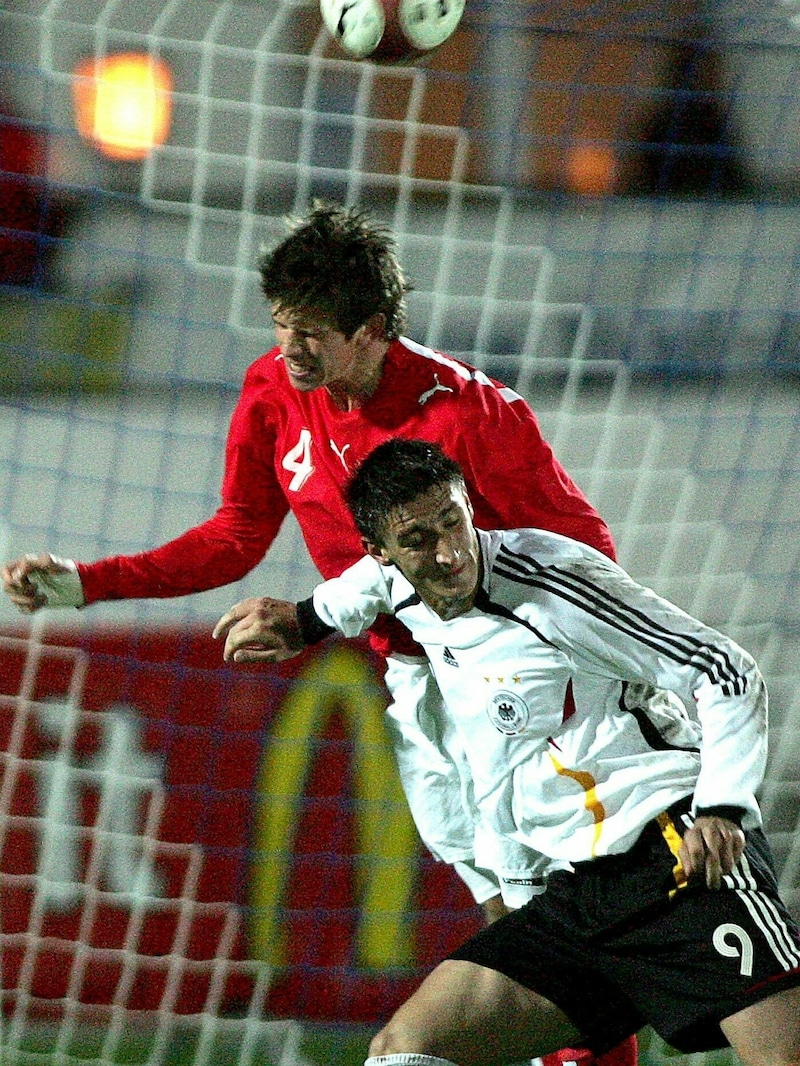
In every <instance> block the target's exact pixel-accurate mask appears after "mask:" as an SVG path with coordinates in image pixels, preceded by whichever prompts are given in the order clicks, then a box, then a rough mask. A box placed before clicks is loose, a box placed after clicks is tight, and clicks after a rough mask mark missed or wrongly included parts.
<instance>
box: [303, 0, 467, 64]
mask: <svg viewBox="0 0 800 1066" xmlns="http://www.w3.org/2000/svg"><path fill="white" fill-rule="evenodd" d="M464 3H465V0H320V5H319V6H320V11H321V13H322V20H323V22H324V23H325V25H326V26H327V27H328V29H329V30H330V32H331V33H332V34H333V36H334V37H335V38H336V40H337V41H338V42H339V44H340V45H341V47H342V49H343V50H344V51H345V52H346V53H347V54H348V56H350V57H351V58H352V59H374V60H378V61H382V62H384V63H399V62H402V61H404V60H405V61H407V60H410V59H416V58H418V57H419V56H421V55H424V54H425V53H426V52H430V51H431V50H432V49H434V48H438V47H439V45H440V44H444V42H445V41H446V40H447V38H448V37H450V36H451V35H452V33H453V32H454V31H455V29H456V27H457V26H458V24H459V22H460V21H461V16H462V15H463V13H464Z"/></svg>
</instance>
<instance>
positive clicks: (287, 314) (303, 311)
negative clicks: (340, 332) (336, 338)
mask: <svg viewBox="0 0 800 1066" xmlns="http://www.w3.org/2000/svg"><path fill="white" fill-rule="evenodd" d="M270 311H271V313H272V320H273V322H275V324H276V325H279V326H283V327H284V328H286V329H296V330H301V331H303V332H304V333H326V332H337V331H336V327H335V325H334V324H333V323H332V322H331V320H330V318H329V317H328V316H327V315H325V314H324V313H323V312H322V311H320V310H318V309H316V308H313V307H287V306H286V305H285V304H279V303H273V304H272V305H271V307H270Z"/></svg>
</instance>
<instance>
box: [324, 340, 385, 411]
mask: <svg viewBox="0 0 800 1066" xmlns="http://www.w3.org/2000/svg"><path fill="white" fill-rule="evenodd" d="M387 348H388V344H385V343H382V344H380V345H375V346H374V347H372V348H371V349H370V350H369V352H368V353H367V354H366V356H364V355H362V357H361V358H360V359H359V361H358V364H357V365H355V366H354V367H352V368H351V370H350V372H349V373H348V374H347V375H343V376H342V377H341V378H339V379H338V380H336V381H329V382H328V384H327V385H326V386H325V388H326V389H327V391H328V394H329V395H330V397H331V399H332V400H333V402H334V403H335V404H336V406H337V407H338V408H339V409H340V410H342V411H354V410H356V409H357V408H359V407H363V406H364V404H366V403H367V402H368V401H369V400H370V399H372V397H373V396H374V395H375V393H376V392H377V391H378V386H379V385H380V383H381V378H382V377H383V364H384V358H385V355H386V349H387Z"/></svg>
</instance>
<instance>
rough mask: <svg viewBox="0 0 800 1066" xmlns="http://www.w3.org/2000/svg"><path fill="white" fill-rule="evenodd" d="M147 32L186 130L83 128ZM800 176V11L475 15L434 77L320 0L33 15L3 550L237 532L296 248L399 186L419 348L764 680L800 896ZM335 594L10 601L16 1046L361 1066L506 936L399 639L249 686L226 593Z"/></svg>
mask: <svg viewBox="0 0 800 1066" xmlns="http://www.w3.org/2000/svg"><path fill="white" fill-rule="evenodd" d="M131 53H134V54H140V55H141V54H143V55H145V56H148V57H149V58H150V61H151V65H152V66H154V67H160V65H163V66H164V67H165V68H166V69H167V70H168V71H169V72H170V78H171V80H170V82H169V83H168V84H167V85H166V86H165V87H164V88H163V89H161V90H156V92H155V96H154V97H153V100H152V102H158V101H161V102H167V103H168V104H169V105H170V107H169V113H167V114H165V115H164V116H163V117H162V118H161V119H160V120H158V121H157V123H156V125H157V126H158V127H159V129H158V130H157V131H156V134H155V135H154V136H155V141H156V142H157V143H155V144H154V145H153V146H152V147H148V145H147V144H146V143H145V142H146V139H147V136H149V135H145V134H141V133H140V134H136V135H134V136H133V138H131V137H129V138H128V139H127V141H126V140H125V139H124V138H123V141H122V143H117V144H116V146H114V145H113V144H110V143H107V142H106V143H101V139H100V136H101V135H100V133H99V132H98V130H97V129H96V128H95V127H94V126H93V125H92V123H91V122H89V123H88V125H87V120H86V118H85V117H83V118H79V116H78V114H77V112H76V108H77V107H78V105H79V104H80V105H81V106H84V105H85V103H86V100H85V97H86V95H87V92H86V91H87V89H89V90H91V87H92V81H91V77H90V74H89V73H87V71H89V72H90V71H91V70H92V69H94V68H92V67H91V66H87V64H92V63H97V62H100V61H103V60H105V59H106V58H107V57H109V56H114V55H119V54H123V55H129V54H131ZM140 92H141V93H144V94H146V93H148V92H150V90H149V89H148V88H147V87H145V88H143V89H141V90H140ZM89 95H91V93H90V94H89ZM146 99H148V100H149V99H150V97H146ZM148 106H149V105H148ZM79 125H80V128H81V132H79V130H78V126H79ZM799 163H800V3H794V0H783V2H777V3H767V2H765V0H757V2H755V3H747V4H745V3H738V2H735V0H720V2H716V3H715V2H712V0H707V2H703V0H650V2H637V0H595V2H593V3H587V2H583V0H573V2H572V3H566V2H564V3H559V4H555V3H547V2H541V3H540V2H536V0H530V2H525V0H493V2H488V0H471V2H470V3H469V4H468V6H467V13H466V16H465V19H464V21H463V24H462V26H461V27H460V29H459V31H458V32H457V33H456V35H455V36H454V37H453V38H452V39H451V40H450V41H449V42H448V43H447V44H446V45H444V46H443V47H442V48H441V49H440V50H439V51H438V52H436V53H435V54H433V55H431V56H429V57H428V58H427V59H426V60H424V61H423V62H422V63H421V64H419V65H417V66H407V67H384V66H376V65H373V64H369V63H356V62H351V61H349V60H347V59H345V58H344V57H343V56H342V54H341V53H339V52H338V51H337V49H336V46H335V45H334V44H333V43H332V42H331V40H330V39H329V38H328V37H327V36H326V34H325V33H324V32H323V31H322V28H321V22H320V18H319V15H318V11H317V8H316V5H315V4H314V3H312V2H310V0H309V2H306V0H303V2H293V0H263V2H259V0H228V2H220V3H211V2H208V0H158V2H156V0H126V2H124V3H123V2H121V0H47V2H45V0H7V2H6V3H4V4H3V6H2V9H0V456H1V457H2V458H0V501H1V502H0V552H1V553H2V555H3V557H4V558H11V557H13V556H14V555H16V554H17V553H19V552H22V551H27V550H38V549H48V550H51V551H54V552H57V553H60V554H63V555H67V556H70V557H74V558H79V559H87V560H88V559H91V558H97V557H99V556H101V555H106V554H111V553H118V552H132V551H137V550H140V549H143V548H145V547H148V546H150V545H154V544H156V543H161V542H162V541H163V540H165V539H167V538H169V537H171V536H172V535H174V534H177V533H179V532H181V531H182V530H183V529H185V528H187V527H188V526H190V525H191V524H194V523H195V522H197V521H200V520H201V519H203V518H204V517H206V516H207V515H209V514H210V513H211V512H212V510H213V509H214V508H215V506H216V501H217V498H218V487H219V479H220V472H221V456H222V447H223V442H224V436H225V431H226V427H227V420H228V417H229V415H230V412H231V410H232V407H233V404H234V402H235V398H236V394H237V389H238V385H239V382H240V380H241V377H242V374H243V371H244V369H245V367H246V366H247V364H248V363H249V362H250V361H251V360H252V359H254V358H255V357H257V356H258V355H260V354H261V353H262V352H263V351H265V350H266V349H267V348H268V347H269V345H270V344H271V336H270V331H269V322H268V315H267V313H266V308H265V306H264V304H263V301H262V299H261V297H260V294H259V289H258V278H257V274H256V272H255V262H256V257H257V253H258V249H259V247H260V245H261V244H262V243H263V242H271V241H272V240H274V239H275V238H276V237H277V236H279V235H280V234H281V233H282V232H283V219H284V216H285V215H286V214H287V213H292V212H301V211H302V210H303V209H304V208H305V207H306V206H307V204H308V202H309V199H310V198H311V197H312V196H326V197H331V198H336V199H340V200H342V201H347V202H349V203H355V204H360V205H363V206H364V207H368V208H370V209H372V210H373V211H374V212H375V213H376V214H377V215H378V216H379V217H381V218H383V219H384V220H385V221H386V222H387V223H389V224H390V225H391V226H392V227H393V228H394V230H395V232H396V233H397V236H398V241H399V246H400V252H401V257H402V260H403V262H404V264H405V265H406V267H407V270H408V273H409V275H410V277H411V280H412V281H413V283H414V286H415V290H414V293H413V294H412V298H411V302H410V312H411V314H410V319H411V326H410V330H409V332H410V333H411V335H412V336H413V337H415V338H416V339H418V340H420V341H423V342H425V343H428V344H431V345H433V346H435V347H439V348H443V349H445V350H448V351H450V352H451V353H454V354H462V355H464V356H465V357H466V358H468V359H469V360H471V361H473V362H476V363H477V364H478V365H479V366H481V367H483V368H485V369H486V370H487V371H488V372H490V373H492V374H494V375H496V376H499V377H501V378H503V379H504V380H505V381H506V382H508V383H509V384H511V385H514V386H515V387H516V388H517V389H518V390H519V391H521V392H522V393H524V394H525V395H526V396H527V397H528V398H529V399H530V401H531V402H532V404H533V406H534V408H535V409H536V410H537V412H538V413H539V415H540V418H541V421H542V425H543V428H544V430H545V432H546V434H547V436H548V438H549V439H550V441H551V442H552V443H553V445H554V447H555V449H556V452H557V454H558V455H559V457H560V458H561V459H562V461H563V462H564V464H565V465H566V466H567V468H568V469H569V470H570V472H571V473H572V474H573V476H575V477H576V479H577V480H578V481H579V482H580V484H581V485H582V486H583V487H584V489H585V490H586V491H587V492H588V494H589V496H590V497H591V498H592V499H593V501H594V502H595V503H596V504H597V505H598V507H599V508H600V510H601V511H602V513H603V514H604V515H605V516H606V518H607V519H608V520H609V522H610V524H611V526H612V528H613V531H614V533H615V536H616V538H617V541H618V545H619V550H620V558H621V561H622V563H623V565H625V566H626V567H627V568H628V569H629V570H631V572H632V573H633V574H634V575H635V576H636V577H637V578H639V579H640V580H642V581H645V582H647V583H652V584H654V585H655V586H656V587H657V588H658V589H659V590H660V591H663V592H664V593H666V594H667V595H668V596H670V598H672V599H673V600H675V601H676V602H678V603H679V604H680V605H681V606H684V607H685V608H687V609H688V610H690V611H692V612H694V613H696V614H698V615H700V616H701V617H703V618H705V619H706V620H707V621H709V622H711V623H712V624H714V625H718V626H720V627H723V628H725V629H726V630H728V631H729V632H731V634H732V635H734V636H735V637H736V638H737V639H738V640H739V641H740V642H741V643H743V644H745V645H746V646H747V647H748V648H749V649H751V650H752V651H753V652H754V653H755V654H756V655H757V657H758V658H759V660H760V662H761V664H762V667H763V670H764V673H765V674H766V676H767V680H768V682H769V685H770V689H771V708H772V747H771V764H770V772H769V775H768V778H767V781H766V784H765V787H764V793H763V805H764V811H765V816H766V820H767V827H768V830H769V831H770V834H771V838H772V841H773V844H774V847H775V851H776V854H777V858H778V860H779V864H780V874H781V884H782V888H783V891H784V893H785V895H786V898H787V899H788V900H789V902H790V904H791V906H792V907H793V909H794V911H795V913H798V914H800V771H798V765H800V758H799V756H800V747H799V746H798V739H797V737H798V729H797V723H798V721H800V696H799V695H798V684H799V683H800V664H799V663H798V655H797V651H798V629H799V627H800V603H799V602H798V591H799V590H798V583H799V581H800V537H798V533H800V488H799V487H798V486H799V485H800V481H799V478H800V469H798V468H799V467H800V447H799V444H800V393H799V392H798V384H799V383H800V300H799V299H798V280H797V273H798V264H799V263H800V203H799V202H798V193H800V185H799V184H798V181H799V178H800V172H799V171H798V164H799ZM511 444H512V446H513V442H511ZM314 580H315V575H314V573H313V572H312V570H311V568H310V566H309V564H308V561H307V558H306V553H305V550H304V548H303V545H302V543H301V541H300V538H299V536H298V534H297V532H296V530H295V528H294V527H293V526H292V524H291V523H288V524H287V526H286V528H285V529H284V531H283V532H282V535H281V539H280V542H279V543H278V544H277V545H276V546H275V548H274V549H273V551H272V552H271V553H270V555H269V556H268V559H267V561H266V562H265V563H263V564H262V566H261V567H260V568H259V569H258V570H257V571H256V572H254V573H253V574H251V575H250V577H249V578H248V579H247V580H246V581H244V582H242V583H241V585H240V586H236V587H228V588H226V589H222V590H218V591H217V592H213V593H208V594H204V595H201V596H196V597H191V598H188V599H186V600H183V601H167V602H161V603H156V602H154V603H138V602H137V603H120V604H108V605H103V606H100V607H96V608H93V609H92V610H91V611H87V612H85V613H80V614H79V613H77V612H70V613H69V616H68V617H67V616H66V615H61V614H57V613H51V614H50V615H48V616H46V617H41V618H37V620H36V622H35V623H34V624H33V625H28V624H24V623H22V622H20V620H19V618H18V617H17V616H16V615H15V614H14V613H13V612H12V610H11V609H10V607H9V606H7V605H6V604H3V605H0V730H1V737H2V749H3V754H2V760H1V763H0V765H2V781H1V783H0V811H1V812H2V822H0V923H1V927H0V928H1V934H2V936H1V940H0V946H1V947H2V988H3V993H2V995H3V999H2V1003H3V1018H2V1038H1V1039H0V1061H2V1063H3V1066H12V1064H13V1066H16V1064H27V1063H37V1064H42V1066H50V1064H51V1063H52V1064H56V1063H58V1064H73V1063H102V1064H108V1066H117V1064H118V1063H119V1064H122V1063H129V1062H134V1063H148V1064H152V1066H161V1064H170V1066H173V1064H175V1066H178V1064H180V1066H200V1064H202V1063H211V1062H213V1063H214V1064H215V1066H221V1064H227V1063H229V1062H230V1063H237V1064H241V1066H244V1064H249V1063H251V1062H255V1061H258V1062H259V1063H276V1064H278V1063H279V1064H281V1066H293V1064H294V1066H302V1064H304V1063H311V1064H316V1063H320V1064H322V1063H325V1064H327V1066H336V1064H338V1063H342V1064H343V1066H345V1064H346V1066H350V1063H351V1062H352V1063H358V1062H360V1061H361V1060H362V1057H363V1054H364V1049H365V1047H366V1042H367V1034H368V1033H369V1032H371V1031H372V1030H373V1029H374V1028H375V1026H376V1025H377V1024H378V1023H379V1022H380V1020H381V1019H382V1018H384V1017H385V1016H386V1015H387V1013H388V1012H389V1011H390V1010H391V1008H392V1006H393V1005H394V1004H395V1003H396V1002H397V1001H398V1000H399V999H400V998H402V997H403V995H404V994H405V993H406V992H407V991H408V989H409V988H411V987H413V986H414V984H415V983H416V982H417V981H418V979H419V977H420V975H421V974H422V973H423V972H424V971H425V969H426V968H427V967H428V966H429V965H430V964H431V963H433V962H434V961H435V960H437V959H438V958H439V957H441V955H442V954H443V953H444V952H445V951H446V950H447V949H448V948H449V947H451V946H453V945H454V944H455V943H457V942H459V941H460V939H462V938H463V936H464V935H466V934H467V933H469V932H471V931H472V930H473V929H474V928H476V927H477V918H476V915H475V913H474V910H473V908H472V907H471V905H470V903H469V900H468V899H467V898H466V896H465V893H464V891H463V890H462V889H461V888H460V886H459V884H458V883H457V882H456V881H455V880H454V878H453V877H452V876H451V875H450V874H449V871H447V870H443V869H440V868H438V866H436V865H435V864H433V863H432V862H431V861H430V860H429V859H428V858H427V857H426V855H425V854H424V853H423V851H422V849H421V848H420V847H419V845H418V843H417V841H416V838H415V835H414V831H413V828H412V827H411V826H410V825H409V822H408V816H407V814H406V813H405V808H404V804H403V802H402V799H401V797H400V794H399V791H398V784H397V781H396V779H395V777H394V773H393V770H392V764H391V757H390V756H389V755H388V753H387V751H386V746H385V741H384V738H383V735H382V729H381V707H382V701H383V691H382V688H381V684H380V678H379V675H378V673H377V672H376V668H375V663H374V662H373V661H372V660H371V659H370V657H369V656H368V654H367V653H366V651H365V650H364V648H363V647H362V646H360V645H348V646H345V645H333V646H332V647H326V648H324V649H323V650H322V651H321V652H318V653H315V654H314V655H313V656H311V655H309V656H308V657H306V658H304V659H302V660H300V661H299V662H298V664H297V665H295V666H293V667H292V669H291V670H290V669H285V670H280V671H275V672H264V671H261V672H259V671H253V670H250V671H248V670H237V671H232V670H229V669H223V668H222V667H221V665H220V661H219V649H218V648H217V647H214V646H212V642H211V641H210V639H209V635H208V634H209V629H210V626H211V624H213V621H214V620H215V619H216V618H217V617H218V615H219V614H220V613H221V612H222V611H223V610H224V609H226V608H227V607H228V606H229V605H230V604H231V603H233V602H235V601H236V600H237V599H240V598H241V597H242V596H243V595H246V594H250V593H252V592H255V591H259V592H269V593H271V594H274V595H279V596H280V595H292V596H295V595H298V594H305V593H307V592H308V591H310V589H311V587H312V585H313V582H314ZM345 1026H346V1028H345ZM665 1057H666V1052H665V1050H664V1049H663V1047H661V1046H660V1045H659V1044H658V1042H657V1041H654V1040H651V1039H649V1038H645V1039H644V1042H643V1059H644V1060H645V1061H646V1062H649V1063H652V1064H657V1063H661V1062H662V1061H663V1060H664V1058H665ZM710 1058H711V1057H707V1058H706V1061H708V1060H710ZM716 1058H717V1059H719V1058H722V1059H725V1056H717V1057H716Z"/></svg>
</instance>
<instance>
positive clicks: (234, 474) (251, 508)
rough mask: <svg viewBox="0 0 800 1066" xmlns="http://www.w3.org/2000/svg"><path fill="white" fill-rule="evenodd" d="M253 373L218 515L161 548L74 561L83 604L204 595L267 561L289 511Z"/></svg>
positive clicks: (230, 446)
mask: <svg viewBox="0 0 800 1066" xmlns="http://www.w3.org/2000/svg"><path fill="white" fill-rule="evenodd" d="M257 367H258V363H256V364H254V366H253V367H251V368H250V371H248V374H247V376H246V377H245V383H244V386H243V388H242V394H241V397H240V399H239V402H238V404H237V406H236V410H235V411H234V413H233V417H232V419H231V424H230V429H229V432H228V440H227V444H226V449H225V472H224V476H223V480H222V503H221V506H220V507H219V509H218V510H217V512H216V513H215V514H214V515H213V516H212V517H211V518H209V519H208V521H206V522H203V523H201V524H200V525H198V526H195V527H194V528H193V529H190V530H188V531H187V532H186V533H183V534H182V535H181V536H179V537H176V538H175V540H171V541H169V542H168V543H167V544H164V545H162V546H161V547H159V548H154V549H152V550H150V551H145V552H141V553H140V554H138V555H116V556H112V557H110V558H107V559H101V560H99V561H98V562H94V563H78V572H79V574H80V577H81V582H82V584H83V591H84V596H85V598H86V602H87V604H88V603H95V602H97V601H98V600H115V599H139V598H149V597H168V596H185V595H188V594H189V593H193V592H203V591H205V590H207V589H212V588H218V587H219V586H221V585H227V584H229V583H230V582H232V581H238V580H239V579H240V578H242V577H244V576H245V574H247V573H249V571H250V570H252V569H253V567H254V566H256V565H257V564H258V563H259V562H260V561H261V559H262V558H263V557H264V554H265V552H266V551H267V548H268V547H269V546H270V544H271V543H272V541H273V540H274V539H275V537H276V535H277V533H278V530H279V529H280V526H281V523H282V522H283V519H284V518H285V517H286V514H287V512H288V510H289V507H288V504H287V502H286V498H285V496H284V494H283V492H282V490H281V487H280V485H279V483H278V480H277V477H276V475H275V468H274V448H275V423H274V419H273V418H272V417H271V415H270V413H269V410H268V409H269V400H268V397H267V396H265V390H264V389H263V388H261V387H260V378H259V373H258V371H257V369H256V368H257Z"/></svg>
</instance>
